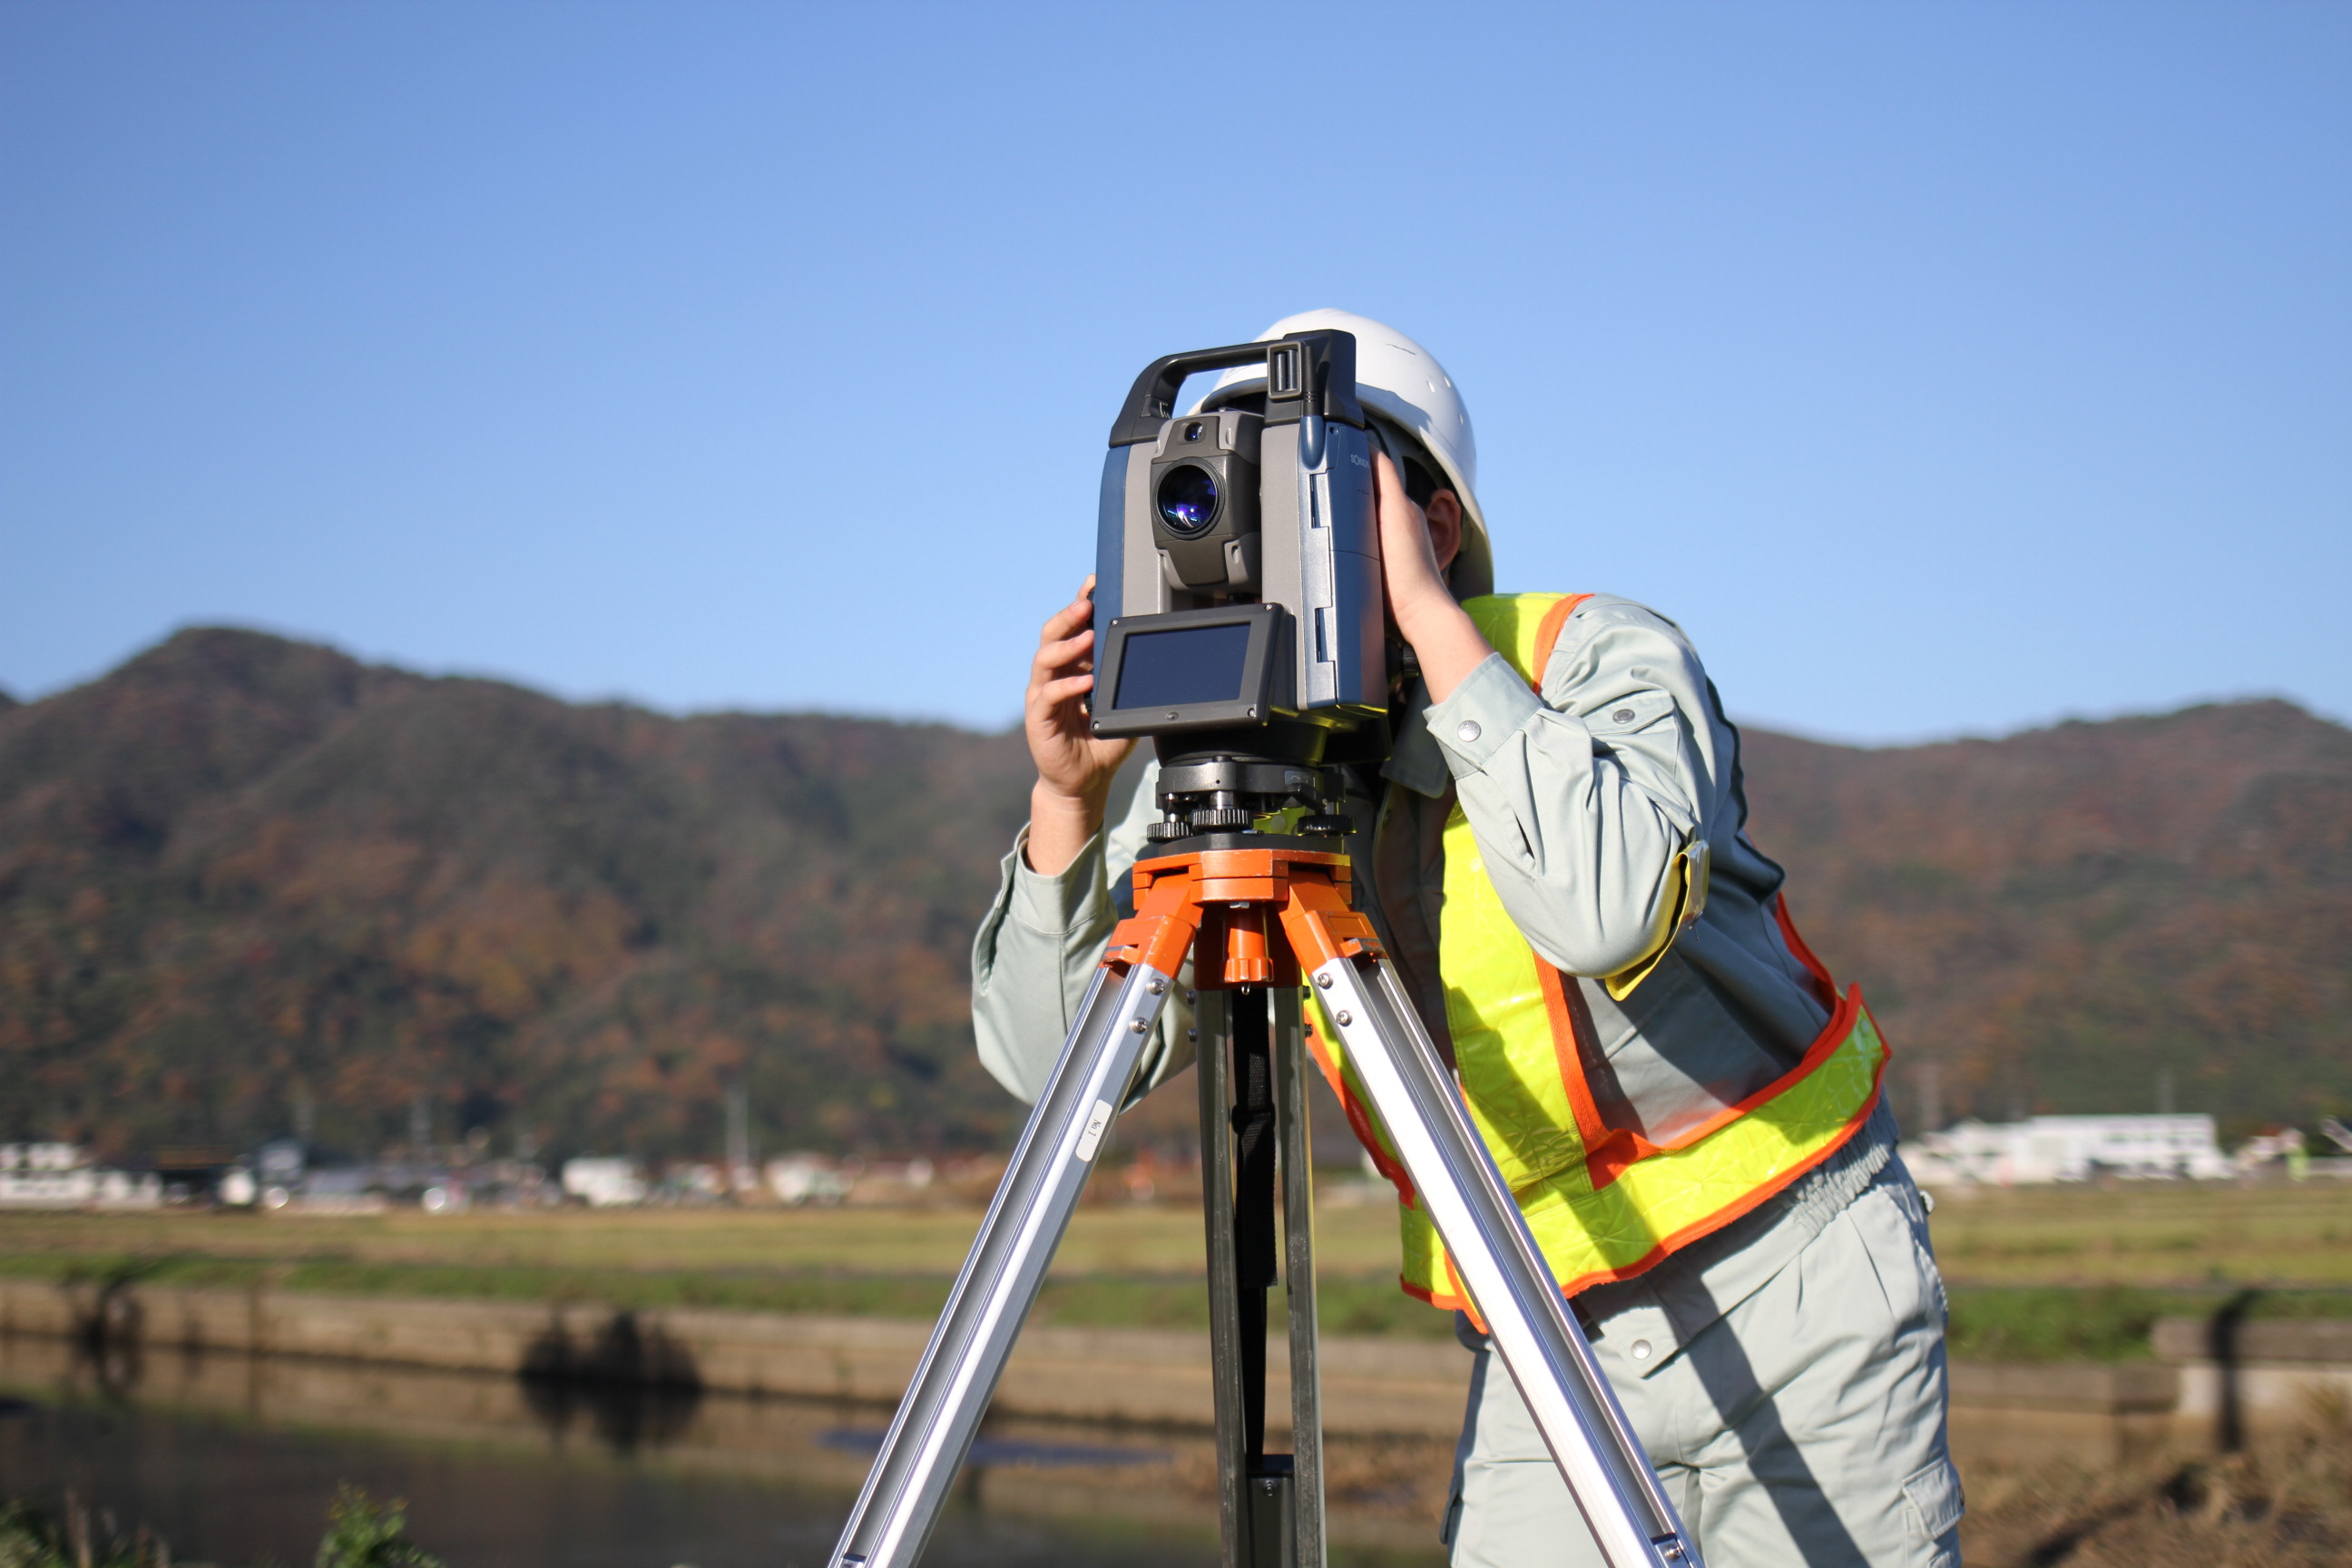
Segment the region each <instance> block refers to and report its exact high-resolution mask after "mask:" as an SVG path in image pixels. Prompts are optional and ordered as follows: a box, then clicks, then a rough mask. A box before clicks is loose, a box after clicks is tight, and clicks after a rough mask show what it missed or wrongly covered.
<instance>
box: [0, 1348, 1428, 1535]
mask: <svg viewBox="0 0 2352 1568" xmlns="http://www.w3.org/2000/svg"><path fill="white" fill-rule="evenodd" d="M886 1420H887V1411H884V1410H881V1409H878V1408H876V1407H872V1406H860V1405H828V1404H824V1403H820V1402H814V1401H805V1400H793V1399H776V1398H770V1399H751V1398H742V1397H737V1396H732V1395H725V1394H695V1393H692V1392H680V1391H669V1392H664V1391H656V1390H646V1389H631V1388H610V1387H583V1386H580V1385H575V1384H531V1383H528V1382H525V1381H524V1380H521V1379H517V1378H501V1377H493V1376H487V1375H477V1374H468V1373H441V1372H430V1371H416V1370H408V1369H403V1368H397V1367H385V1366H377V1365H362V1364H356V1363H340V1362H321V1361H309V1360H301V1359H298V1358H291V1357H267V1356H246V1355H237V1354H224V1353H218V1352H213V1353H201V1354H199V1353H190V1352H184V1351H181V1350H177V1349H172V1350H166V1351H163V1352H152V1351H151V1352H146V1353H144V1354H124V1353H121V1352H115V1353H111V1354H108V1355H103V1356H93V1355H91V1354H89V1353H88V1352H84V1351H82V1350H80V1349H79V1348H78V1347H77V1346H75V1345H74V1344H72V1343H71V1342H68V1341H63V1340H58V1339H50V1338H41V1337H34V1336H23V1335H18V1336H0V1494H6V1495H12V1496H16V1497H24V1498H28V1499H32V1500H37V1501H39V1502H42V1503H44V1504H47V1505H49V1506H52V1507H54V1506H56V1505H57V1504H58V1502H59V1501H60V1500H62V1499H63V1498H64V1496H65V1494H66V1493H67V1492H68V1490H70V1491H71V1492H72V1494H73V1495H74V1496H75V1497H76V1498H77V1499H78V1500H80V1501H81V1502H82V1503H83V1504H84V1505H86V1506H87V1507H88V1508H89V1509H90V1510H91V1511H92V1514H93V1516H94V1517H95V1516H97V1515H99V1514H100V1511H101V1510H103V1511H104V1512H107V1513H110V1514H111V1516H112V1518H113V1519H114V1521H116V1522H117V1526H118V1527H119V1528H120V1529H121V1531H123V1532H125V1533H128V1532H129V1531H131V1529H133V1528H134V1527H136V1526H138V1525H144V1526H145V1527H147V1528H148V1529H149V1530H151V1531H156V1532H158V1533H160V1534H161V1535H163V1538H164V1539H165V1540H167V1541H168V1542H171V1545H172V1550H173V1556H174V1558H175V1560H178V1561H181V1562H183V1563H185V1562H188V1561H191V1560H200V1561H203V1562H205V1563H217V1564H221V1565H223V1568H245V1565H247V1564H260V1563H281V1564H301V1563H309V1562H310V1559H311V1556H312V1554H313V1553H314V1552H315V1551H316V1549H317V1544H318V1540H319V1536H320V1532H321V1530H322V1528H323V1525H324V1521H325V1517H326V1510H327V1503H328V1500H329V1499H330V1498H331V1497H332V1496H333V1494H334V1491H335V1489H336V1487H337V1486H338V1485H339V1484H340V1483H341V1482H344V1481H352V1482H355V1483H357V1484H359V1485H361V1486H362V1487H364V1488H366V1489H368V1491H369V1492H370V1493H371V1494H373V1496H375V1497H377V1498H378V1499H387V1498H404V1499H406V1500H408V1502H409V1517H410V1534H411V1536H412V1537H413V1538H414V1539H415V1541H416V1542H418V1543H419V1544H420V1545H422V1546H424V1547H425V1548H426V1549H427V1550H429V1551H431V1552H434V1553H435V1554H436V1555H437V1556H439V1557H440V1558H442V1559H443V1560H444V1561H445V1562H446V1563H448V1564H449V1568H677V1565H678V1564H690V1565H692V1568H754V1565H757V1568H822V1564H823V1563H824V1560H825V1557H826V1554H827V1552H828V1551H829V1550H830V1549H831V1547H832V1545H833V1543H834V1540H835V1535H836V1534H837V1532H838V1531H839V1530H840V1527H841V1522H842V1520H843V1518H844V1516H845V1514H846V1512H847V1510H848V1507H849V1504H850V1501H851V1500H852V1498H853V1496H854V1494H855V1491H856V1487H857V1484H858V1482H859V1481H860V1480H861V1479H863V1476H864V1473H865V1468H866V1463H867V1461H868V1459H869V1458H870V1457H871V1455H872V1453H873V1450H874V1446H875V1444H876V1443H877V1440H878V1439H879V1436H880V1433H881V1428H882V1426H883V1424H884V1423H885V1421H886ZM1445 1458H1446V1456H1445V1455H1444V1452H1443V1451H1442V1446H1438V1445H1433V1444H1427V1443H1419V1444H1387V1445H1383V1444H1376V1443H1375V1444H1359V1445H1353V1446H1347V1447H1345V1448H1344V1451H1343V1452H1341V1453H1339V1454H1337V1455H1335V1458H1334V1469H1333V1475H1334V1489H1335V1494H1336V1495H1335V1498H1334V1506H1333V1510H1332V1535H1333V1537H1334V1551H1333V1559H1334V1562H1335V1563H1339V1564H1342V1565H1349V1564H1353V1565H1357V1568H1434V1565H1435V1564H1436V1563H1438V1562H1439V1561H1440V1560H1441V1555H1442V1554H1441V1553H1440V1552H1439V1551H1438V1549H1437V1547H1436V1544H1435V1542H1434V1539H1433V1536H1434V1517H1433V1511H1434V1507H1435V1493H1434V1489H1435V1488H1441V1487H1442V1484H1443V1480H1444V1469H1443V1467H1444V1460H1445ZM1209 1477H1210V1453H1209V1447H1208V1444H1207V1442H1206V1440H1205V1439H1204V1437H1203V1436H1202V1435H1200V1434H1198V1433H1192V1432H1184V1431H1163V1430H1150V1429H1137V1428H1109V1427H1092V1426H1075V1425H1070V1424H1045V1423H1035V1422H992V1424H991V1425H990V1426H989V1427H988V1428H987V1429H986V1430H985V1431H984V1432H983V1435H982V1439H981V1442H980V1443H979V1444H978V1445H977V1446H976V1447H975V1449H974V1454H973V1462H972V1463H971V1465H969V1466H968V1467H967V1468H966V1469H965V1472H964V1475H963V1477H962V1479H961V1480H960V1482H959V1484H958V1490H957V1494H956V1498H955V1500H954V1501H953V1503H952V1504H951V1505H950V1510H949V1512H948V1514H947V1515H946V1517H945V1518H943V1520H942V1521H941V1523H940V1530H939V1532H938V1534H937V1536H936V1537H935V1538H934V1541H933V1544H932V1546H931V1549H930V1551H929V1554H928V1556H927V1558H926V1562H927V1563H929V1564H934V1565H937V1568H1012V1565H1015V1564H1025V1563H1048V1562H1050V1563H1054V1564H1055V1565H1056V1568H1095V1565H1100V1568H1206V1565H1208V1564H1212V1563H1215V1562H1216V1561H1217V1556H1218V1553H1217V1542H1216V1535H1215V1522H1216V1511H1215V1504H1214V1501H1213V1498H1212V1496H1211V1494H1210V1491H1209Z"/></svg>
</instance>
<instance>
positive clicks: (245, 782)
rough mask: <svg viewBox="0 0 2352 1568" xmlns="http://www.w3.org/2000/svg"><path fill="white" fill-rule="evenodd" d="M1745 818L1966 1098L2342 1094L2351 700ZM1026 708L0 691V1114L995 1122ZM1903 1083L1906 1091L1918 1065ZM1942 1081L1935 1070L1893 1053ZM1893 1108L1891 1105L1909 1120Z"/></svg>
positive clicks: (408, 688)
mask: <svg viewBox="0 0 2352 1568" xmlns="http://www.w3.org/2000/svg"><path fill="white" fill-rule="evenodd" d="M1746 754H1747V777H1748V795H1749V798H1750V801H1751V805H1752V808H1753V813H1754V823H1753V835H1754V837H1756V839H1757V840H1758V842H1759V844H1760V845H1761V846H1762V847H1764V848H1765V849H1766V850H1767V851H1768V852H1769V853H1771V854H1773V855H1775V856H1777V857H1779V858H1781V859H1782V860H1783V861H1784V862H1786V863H1787V864H1788V865H1789V866H1790V896H1791V899H1792V902H1793V904H1794V907H1795V909H1796V910H1797V912H1798V914H1799V916H1800V918H1801V922H1802V924H1803V926H1804V928H1805V929H1806V931H1807V932H1808V934H1809V935H1810V936H1811V939H1812V941H1813V944H1814V945H1815V947H1816V948H1818V949H1819V950H1820V951H1821V952H1822V954H1823V956H1824V957H1825V958H1827V959H1828V961H1829V962H1830V963H1831V964H1832V967H1833V968H1834V969H1836V970H1837V972H1838V973H1839V974H1840V975H1841V977H1842V978H1847V979H1854V980H1859V981H1861V982H1862V983H1863V984H1864V986H1865V988H1866V990H1867V992H1868V993H1869V994H1870V996H1871V998H1872V1001H1873V1003H1874V1006H1875V1007H1876V1009H1877V1011H1878V1014H1879V1016H1880V1017H1881V1019H1882V1021H1883V1022H1884V1023H1885V1025H1886V1026H1887V1029H1888V1032H1889V1033H1890V1035H1891V1036H1892V1037H1893V1038H1894V1041H1895V1046H1896V1047H1897V1050H1898V1052H1900V1053H1902V1055H1901V1057H1900V1058H1898V1059H1899V1060H1901V1061H1902V1062H1903V1063H1904V1064H1905V1068H1906V1069H1908V1070H1914V1071H1916V1064H1917V1063H1919V1062H1922V1061H1927V1060H1933V1061H1936V1062H1937V1063H1939V1064H1941V1066H1942V1068H1943V1072H1942V1080H1941V1081H1942V1085H1943V1097H1944V1100H1945V1103H1946V1105H1947V1107H1948V1110H1951V1111H1953V1112H1958V1111H1963V1110H1971V1109H1973V1110H1979V1111H1982V1112H1985V1113H1989V1114H1994V1115H2000V1114H2006V1113H2007V1112H2008V1111H2009V1110H2011V1109H2012V1107H2014V1108H2016V1109H2028V1110H2030V1109H2046V1110H2056V1109H2070V1110H2140V1109H2147V1108H2148V1106H2149V1105H2150V1103H2151V1098H2152V1095H2153V1092H2154V1090H2153V1087H2152V1085H2153V1081H2154V1073H2155V1070H2156V1069H2157V1068H2158V1067H2169V1068H2172V1069H2174V1072H2175V1075H2176V1083H2177V1094H2178V1098H2179V1102H2180V1105H2181V1107H2182V1109H2185V1110H2215V1111H2217V1112H2219V1113H2221V1114H2222V1115H2224V1116H2225V1117H2231V1118H2236V1119H2239V1120H2241V1121H2243V1120H2245V1119H2249V1118H2263V1117H2274V1118H2278V1119H2283V1120H2286V1119H2293V1120H2301V1121H2305V1124H2306V1125H2308V1122H2309V1118H2310V1116H2311V1114H2312V1113H2313V1112H2314V1111H2315V1110H2324V1109H2332V1108H2339V1107H2344V1106H2347V1105H2352V1032H2348V1031H2352V975H2347V955H2352V732H2347V731H2345V730H2343V729H2341V728H2339V727H2337V726H2335V725H2332V724H2328V723H2326V722H2324V721H2320V720H2317V719H2315V718H2313V717H2311V716H2310V715H2308V714H2305V713H2304V712H2302V711H2300V710H2296V709H2294V708H2292V707H2290V706H2288V705H2286V704H2284V703H2274V702H2273V703H2252V704H2242V705H2233V706H2226V707H2210V708H2202V709H2195V710H2189V711H2187V712H2184V713H2179V714H2174V715H2171V716H2168V717H2165V718H2158V719H2141V720H2127V721H2116V722H2113V723H2105V724H2073V725H2065V726H2061V727H2059V728H2057V729H2054V730H2050V731H2039V732H2036V733H2032V734H2027V735H2021V736H2017V737H2013V738H2011V739H2008V740H2004V741H1997V742H1958V743H1955V744H1951V745H1943V746H1927V747H1916V748H1906V749H1900V750H1886V751H1858V750H1854V749H1852V748H1845V747H1836V746H1823V745H1817V744H1813V743H1811V742H1802V741H1796V740H1791V739H1790V738H1787V737H1784V736H1779V735H1772V734H1766V733H1754V732H1751V733H1750V734H1749V735H1748V747H1747V753H1746ZM1028 777H1029V774H1028V769H1027V763H1026V759H1025V756H1024V752H1023V750H1022V746H1021V742H1020V740H1019V738H1018V737H1017V736H1013V735H995V736H988V735H977V734H972V733H970V732H966V731H958V730H954V729H951V728H948V727H944V726H937V725H909V724H895V723H887V722H881V721H863V720H852V719H837V718H815V717H799V716H754V715H743V714H720V715H709V716H703V717H696V718H688V719H671V718H667V717H663V716H661V715H658V714H654V713H649V712H646V711H644V710H637V709H633V708H628V707H624V706H618V705H604V706H586V707H583V706H573V705H569V704H565V703H562V702H559V701H556V700H552V699H550V698H546V697H542V696H539V695H536V694H534V693H531V692H529V691H525V690H521V689H517V688H515V687H511V686H507V685H503V684H499V683H497V682H493V681H486V680H475V679H427V678H425V677H421V676H416V675H412V674H407V673H404V672H402V671H399V670H394V669H385V668H372V667H368V666H364V665H362V664H360V663H357V662H356V661H354V660H352V659H350V658H345V657H343V656H341V655H340V654H337V653H334V652H332V651H331V650H328V649H324V648H320V647H310V646H307V645H303V644H299V643H294V642H289V641H285V640H283V639H280V638H276V637H266V636H261V635H258V634H255V633H247V632H235V631H217V630H215V631H193V632H186V633H183V634H181V635H179V636H177V637H173V638H172V639H171V640H170V641H168V642H166V643H164V644H163V645H162V646H160V647H156V648H154V649H152V650H151V651H150V652H148V653H146V654H144V655H142V656H141V657H140V658H136V659H134V660H132V661H131V663H129V664H127V665H125V666H124V667H123V668H121V669H119V670H117V671H115V672H114V673H112V674H111V675H109V676H107V677H106V678H105V679H101V680H99V681H96V682H94V683H92V684H90V685H89V686H86V687H82V688H79V689H76V690H73V691H69V692H66V693H63V694H60V695H58V696H57V697H53V698H50V699H47V700H43V701H39V702H34V703H28V704H24V705H22V706H13V707H12V706H8V705H5V704H0V1138H5V1137H12V1136H15V1137H21V1136H30V1135H42V1136H61V1137H70V1138H79V1139H87V1140H89V1141H91V1142H96V1143H97V1144H99V1145H100V1148H101V1149H104V1150H108V1151H110V1152H136V1151H139V1150H142V1149H146V1148H151V1147H152V1146H154V1145H156V1144H159V1143H163V1142H184V1141H196V1142H226V1143H240V1142H249V1141H251V1140H254V1139H257V1138H262V1137H268V1136H274V1135H278V1134H282V1133H283V1132H285V1131H289V1128H290V1125H291V1119H292V1105H293V1103H294V1101H295V1100H296V1099H297V1098H298V1097H307V1098H308V1099H309V1100H310V1101H311V1102H312V1103H313V1104H315V1105H316V1107H317V1108H318V1118H319V1127H318V1130H319V1133H320V1138H321V1140H322V1141H323V1142H327V1143H329V1144H330V1145H336V1146H341V1147H342V1148H345V1149H348V1150H352V1151H354V1152H357V1151H364V1150H373V1148H375V1147H376V1146H378V1145H379V1144H380V1143H383V1142H386V1141H388V1140H392V1139H394V1138H397V1137H398V1136H400V1135H401V1134H402V1132H403V1131H404V1129H405V1127H406V1125H407V1121H408V1114H409V1107H410V1105H411V1102H412V1100H414V1099H415V1097H416V1096H419V1095H422V1096H424V1097H425V1099H426V1100H427V1101H428V1103H429V1104H430V1105H431V1106H432V1107H433V1108H434V1109H435V1121H436V1129H437V1130H438V1131H439V1133H440V1135H441V1136H445V1137H446V1136H448V1135H449V1134H451V1133H452V1132H454V1131H458V1130H460V1129H465V1128H490V1129H493V1130H495V1131H497V1132H498V1133H499V1139H500V1142H501V1144H503V1143H504V1142H505V1140H506V1138H507V1137H508V1136H509V1135H512V1134H515V1133H518V1132H520V1133H526V1134H535V1135H536V1139H537V1141H538V1142H540V1143H541V1146H542V1147H546V1148H549V1149H550V1150H551V1152H565V1151H568V1150H569V1151H579V1150H587V1149H601V1150H614V1149H629V1150H634V1151H636V1152H646V1153H658V1152H699V1153H708V1152H713V1151H715V1150H716V1148H717V1147H718V1144H719V1121H720V1114H721V1113H720V1109H719V1107H720V1102H721V1096H722V1093H723V1091H724V1089H725V1088H726V1087H727V1086H729V1085H730V1084H734V1083H738V1082H740V1083H741V1084H742V1085H744V1087H745V1088H746V1089H747V1090H748V1091H749V1096H750V1102H751V1108H752V1113H753V1119H754V1122H755V1131H756V1132H757V1134H758V1136H759V1139H760V1142H761V1145H762V1146H763V1147H766V1148H770V1149H774V1148H777V1147H780V1146H786V1145H804V1146H814V1147H820V1148H827V1149H834V1150H839V1151H845V1152H856V1151H872V1152H883V1151H914V1150H929V1151H934V1152H945V1151H950V1150H954V1149H958V1148H971V1147H977V1146H983V1145H992V1144H1001V1143H1002V1142H1003V1140H1004V1139H1005V1138H1006V1137H1007V1136H1009V1133H1010V1130H1011V1129H1012V1127H1013V1125H1014V1123H1015V1121H1016V1120H1017V1117H1018V1114H1019V1108H1018V1107H1017V1106H1015V1105H1014V1104H1013V1102H1012V1101H1011V1100H1009V1099H1007V1098H1006V1097H1005V1096H1004V1095H1003V1092H1002V1091H1001V1090H999V1089H996V1088H995V1086H994V1085H993V1084H992V1083H990V1082H989V1081H988V1080H987V1079H985V1077H984V1075H982V1073H981V1072H980V1070H979V1068H978V1067H977V1065H976V1064H975V1062H974V1060H973V1058H972V1052H971V1030H970V1024H969V1019H968V1011H967V984H968V981H967V972H966V954H967V952H968V951H969V944H970V941H971V930H972V927H973V925H974V923H975V922H976V921H977V920H978V917H979V915H980V912H981V910H982V908H983V907H984V905H985V903H986V901H987V899H988V897H989V895H990V892H991V891H992V889H993V887H994V883H995V878H996V866H997V862H998V860H999V859H1000V858H1001V857H1002V856H1003V853H1004V852H1005V849H1006V848H1007V847H1009V845H1010V843H1011V841H1012V837H1013V832H1014V829H1015V828H1016V827H1017V826H1018V824H1019V821H1020V818H1021V816H1022V815H1023V812H1024V809H1025V805H1026V793H1027V783H1028ZM1897 1081H1898V1083H1901V1082H1904V1081H1906V1080H1905V1079H1901V1078H1900V1077H1898V1080H1897ZM1907 1081H1911V1082H1913V1083H1915V1084H1916V1081H1917V1080H1916V1079H1910V1080H1907ZM1915 1103H1916V1102H1906V1103H1904V1104H1903V1109H1905V1110H1912V1109H1914V1104H1915Z"/></svg>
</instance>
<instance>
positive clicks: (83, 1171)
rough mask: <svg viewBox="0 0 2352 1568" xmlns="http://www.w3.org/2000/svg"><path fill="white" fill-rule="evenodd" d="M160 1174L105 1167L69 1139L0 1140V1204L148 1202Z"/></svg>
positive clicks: (153, 1202)
mask: <svg viewBox="0 0 2352 1568" xmlns="http://www.w3.org/2000/svg"><path fill="white" fill-rule="evenodd" d="M162 1203H163V1177H162V1176H160V1175H158V1174H157V1173H154V1172H152V1171H110V1170H105V1169H102V1168H100V1166H97V1165H94V1164H92V1163H90V1162H89V1157H88V1155H87V1154H86V1152H84V1151H83V1150H82V1148H81V1147H80V1146H79V1144H74V1143H0V1208H20V1209H26V1208H31V1209H79V1208H101V1209H110V1208H111V1209H129V1208H154V1207H156V1206H158V1205H161V1204H162Z"/></svg>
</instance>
